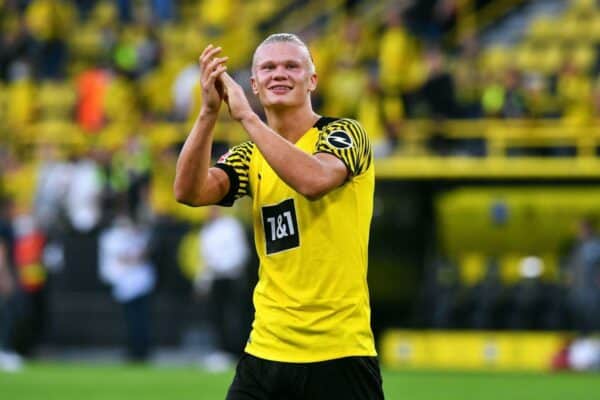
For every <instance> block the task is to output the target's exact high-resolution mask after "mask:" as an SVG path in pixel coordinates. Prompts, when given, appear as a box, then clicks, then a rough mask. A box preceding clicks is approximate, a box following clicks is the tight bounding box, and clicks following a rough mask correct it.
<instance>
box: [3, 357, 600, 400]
mask: <svg viewBox="0 0 600 400" xmlns="http://www.w3.org/2000/svg"><path fill="white" fill-rule="evenodd" d="M232 376H233V371H230V372H226V373H218V374H212V373H207V372H203V371H201V370H199V369H196V368H193V367H172V368H167V367H153V366H148V367H144V366H91V365H85V364H51V363H43V364H30V365H28V366H27V368H26V369H25V370H24V371H23V372H20V373H17V374H8V373H1V372H0V399H2V400H119V399H124V400H125V399H126V400H159V399H160V400H188V399H189V400H213V399H215V400H217V399H218V400H220V399H224V397H225V392H226V390H227V387H228V385H229V383H230V382H231V378H232ZM383 379H384V389H385V393H386V399H388V400H404V399H406V400H438V399H439V400H471V399H472V400H507V399H510V400H563V399H564V400H594V399H600V394H599V393H600V376H599V375H595V374H570V373H561V374H534V373H503V372H490V373H483V372H479V373H474V372H421V371H419V372H417V371H389V370H384V374H383ZM282 400H284V399H282ZM332 400H337V399H332Z"/></svg>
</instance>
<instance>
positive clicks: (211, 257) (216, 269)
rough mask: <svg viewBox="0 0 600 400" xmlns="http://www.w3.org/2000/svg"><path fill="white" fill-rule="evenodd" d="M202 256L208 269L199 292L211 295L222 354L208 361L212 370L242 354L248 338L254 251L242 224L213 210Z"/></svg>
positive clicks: (205, 229) (203, 232)
mask: <svg viewBox="0 0 600 400" xmlns="http://www.w3.org/2000/svg"><path fill="white" fill-rule="evenodd" d="M200 253H201V259H202V260H203V266H204V269H203V270H202V271H201V274H200V275H199V276H198V279H197V281H196V289H197V290H198V291H199V292H200V293H202V294H208V295H209V306H210V309H211V311H210V317H211V320H212V324H213V328H214V329H215V332H216V334H217V340H218V343H217V347H218V352H217V353H216V354H213V355H211V356H209V358H207V360H206V361H207V363H208V365H207V366H208V367H218V366H219V364H221V362H220V361H221V360H226V359H227V354H228V355H234V356H239V355H241V354H242V351H243V348H244V344H245V338H246V337H247V334H248V332H245V331H244V327H243V326H242V324H243V321H245V318H244V308H245V307H244V295H245V294H246V288H245V283H246V274H245V273H246V263H247V261H248V256H249V254H250V251H249V248H248V241H247V240H246V233H245V231H244V228H243V226H242V224H241V223H240V222H239V221H238V220H237V219H235V218H234V217H231V216H227V215H223V214H222V213H221V211H220V210H219V208H218V207H212V208H211V209H210V214H209V220H208V221H207V222H206V224H205V225H204V226H203V227H202V229H201V231H200ZM224 353H225V354H224ZM210 363H212V365H211V364H210Z"/></svg>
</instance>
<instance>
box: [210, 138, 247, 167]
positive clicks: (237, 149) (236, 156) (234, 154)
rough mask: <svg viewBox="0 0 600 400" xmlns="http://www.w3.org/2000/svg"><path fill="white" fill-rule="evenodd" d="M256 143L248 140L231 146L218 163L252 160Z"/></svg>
mask: <svg viewBox="0 0 600 400" xmlns="http://www.w3.org/2000/svg"><path fill="white" fill-rule="evenodd" d="M255 147H256V146H255V144H254V142H252V141H246V142H243V143H240V144H238V145H236V146H233V147H232V148H230V149H229V150H228V151H227V152H226V153H225V154H223V155H222V156H221V157H219V159H218V160H217V164H224V163H227V162H228V161H234V160H238V161H246V162H248V161H250V157H252V154H253V153H254V149H255Z"/></svg>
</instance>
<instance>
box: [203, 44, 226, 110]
mask: <svg viewBox="0 0 600 400" xmlns="http://www.w3.org/2000/svg"><path fill="white" fill-rule="evenodd" d="M220 52H221V48H220V47H214V46H213V45H212V44H209V45H208V46H207V47H206V48H205V49H204V51H203V52H202V54H201V55H200V57H199V59H198V63H199V64H200V86H201V87H202V109H203V110H204V111H206V112H209V113H217V112H219V108H220V107H221V102H222V101H223V99H224V97H225V91H224V89H223V84H222V83H221V80H220V79H219V76H220V75H221V74H222V73H223V72H225V71H226V70H227V66H226V65H225V62H226V61H227V60H228V57H217V55H218V54H219V53H220Z"/></svg>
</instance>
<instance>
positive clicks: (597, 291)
mask: <svg viewBox="0 0 600 400" xmlns="http://www.w3.org/2000/svg"><path fill="white" fill-rule="evenodd" d="M568 276H569V300H570V306H571V312H572V315H573V319H574V322H575V328H576V329H577V330H578V331H579V332H580V333H582V334H584V335H585V334H589V333H591V332H593V331H595V330H599V329H600V238H599V237H598V234H597V232H596V229H595V227H594V224H593V222H592V220H590V219H589V218H584V219H583V220H581V221H580V222H579V232H578V240H577V242H576V244H575V246H574V248H573V250H572V252H571V260H570V263H569V272H568Z"/></svg>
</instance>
